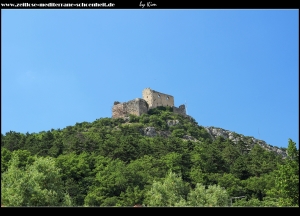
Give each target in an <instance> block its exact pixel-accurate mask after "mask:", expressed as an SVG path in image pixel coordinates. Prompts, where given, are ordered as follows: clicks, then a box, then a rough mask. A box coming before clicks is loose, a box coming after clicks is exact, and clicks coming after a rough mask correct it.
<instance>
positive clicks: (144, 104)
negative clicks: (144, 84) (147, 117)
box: [112, 88, 186, 118]
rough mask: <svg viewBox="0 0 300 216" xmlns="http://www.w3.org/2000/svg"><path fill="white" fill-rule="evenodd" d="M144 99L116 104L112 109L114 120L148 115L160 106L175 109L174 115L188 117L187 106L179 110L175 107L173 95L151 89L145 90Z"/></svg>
mask: <svg viewBox="0 0 300 216" xmlns="http://www.w3.org/2000/svg"><path fill="white" fill-rule="evenodd" d="M142 95H143V99H142V98H136V99H134V100H130V101H128V102H123V103H120V102H118V101H115V102H114V106H113V108H112V118H124V117H127V116H129V114H133V115H137V116H140V115H142V114H143V113H147V112H148V110H149V109H153V108H155V107H159V106H165V107H167V106H169V107H172V108H173V112H174V113H178V114H181V115H186V110H185V105H180V106H179V107H178V108H177V107H175V106H174V97H173V96H172V95H168V94H164V93H160V92H158V91H154V90H152V89H150V88H145V89H144V90H143V92H142Z"/></svg>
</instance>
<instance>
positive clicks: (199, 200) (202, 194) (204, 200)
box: [187, 183, 229, 207]
mask: <svg viewBox="0 0 300 216" xmlns="http://www.w3.org/2000/svg"><path fill="white" fill-rule="evenodd" d="M228 201H229V197H228V194H227V191H226V190H225V189H224V188H221V187H220V186H218V185H209V186H208V188H207V189H206V188H205V186H204V185H202V184H200V183H198V184H197V185H196V187H195V189H194V190H192V191H191V192H190V193H189V195H188V198H187V205H188V206H209V207H213V206H214V207H215V206H228Z"/></svg>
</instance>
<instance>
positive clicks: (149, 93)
mask: <svg viewBox="0 0 300 216" xmlns="http://www.w3.org/2000/svg"><path fill="white" fill-rule="evenodd" d="M143 99H144V100H145V101H147V103H148V105H149V109H152V108H155V107H158V106H165V107H166V106H170V107H174V97H173V96H172V95H168V94H163V93H160V92H158V91H154V90H152V89H150V88H145V89H144V90H143Z"/></svg>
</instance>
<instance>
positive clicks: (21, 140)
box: [1, 107, 299, 206]
mask: <svg viewBox="0 0 300 216" xmlns="http://www.w3.org/2000/svg"><path fill="white" fill-rule="evenodd" d="M168 120H178V122H179V123H178V124H176V125H173V126H169V124H168ZM146 127H154V128H155V130H156V131H157V132H165V133H164V134H167V136H166V135H162V134H163V133H160V134H161V135H159V134H158V135H157V136H154V137H149V136H145V134H144V132H143V131H144V129H145V128H146ZM185 135H188V136H191V137H193V138H195V139H196V140H197V141H192V140H187V139H184V136H185ZM245 146H246V145H245V143H243V142H242V141H240V142H238V143H234V142H233V141H231V140H229V139H224V138H222V137H218V138H217V139H214V140H212V138H211V136H210V135H209V134H208V133H207V131H206V130H205V129H204V128H203V127H201V126H199V125H198V124H197V122H196V121H195V120H194V119H193V118H191V117H184V116H181V115H178V114H175V113H173V112H172V110H171V108H168V107H158V108H155V109H152V110H150V111H149V113H148V114H143V115H142V116H134V115H130V117H129V120H124V119H111V118H101V119H97V120H96V121H94V122H92V123H89V122H82V123H76V124H75V125H74V126H67V127H66V128H64V129H56V130H55V129H51V130H49V131H42V132H40V133H31V134H30V133H26V134H22V133H18V132H14V131H10V132H8V133H6V134H5V135H3V134H1V205H4V206H134V205H137V204H140V205H144V206H298V205H299V204H298V203H299V150H298V149H297V148H296V143H295V142H293V141H292V140H290V139H289V140H288V149H287V153H288V157H287V158H286V159H283V158H282V157H281V156H280V155H277V154H276V153H275V152H272V151H267V150H265V149H263V148H262V147H260V146H259V145H254V147H253V148H252V149H251V150H250V151H249V150H248V149H246V147H245Z"/></svg>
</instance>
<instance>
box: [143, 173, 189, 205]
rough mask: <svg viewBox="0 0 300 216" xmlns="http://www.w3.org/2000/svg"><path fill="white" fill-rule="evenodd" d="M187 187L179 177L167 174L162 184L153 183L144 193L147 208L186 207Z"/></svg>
mask: <svg viewBox="0 0 300 216" xmlns="http://www.w3.org/2000/svg"><path fill="white" fill-rule="evenodd" d="M188 192H189V186H188V184H187V183H186V182H184V181H182V179H181V177H179V176H178V175H176V174H175V173H173V172H169V173H168V175H167V176H166V177H165V179H164V180H163V182H159V181H154V182H153V184H152V187H151V189H150V190H149V191H148V192H147V193H146V204H147V206H186V196H187V194H188Z"/></svg>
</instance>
